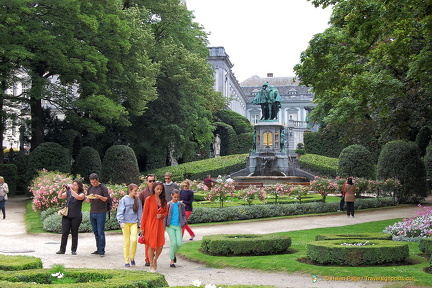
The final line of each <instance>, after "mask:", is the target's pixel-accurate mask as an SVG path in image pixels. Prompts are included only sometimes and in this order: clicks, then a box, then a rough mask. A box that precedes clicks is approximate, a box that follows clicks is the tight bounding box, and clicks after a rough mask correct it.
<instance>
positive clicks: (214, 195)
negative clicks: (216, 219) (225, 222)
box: [205, 183, 235, 208]
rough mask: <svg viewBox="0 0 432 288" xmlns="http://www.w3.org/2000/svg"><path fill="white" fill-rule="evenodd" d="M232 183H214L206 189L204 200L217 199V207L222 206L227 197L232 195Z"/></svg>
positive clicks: (233, 190)
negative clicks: (208, 189)
mask: <svg viewBox="0 0 432 288" xmlns="http://www.w3.org/2000/svg"><path fill="white" fill-rule="evenodd" d="M234 192H235V189H234V184H229V183H216V184H215V185H213V187H212V188H211V189H210V191H208V194H207V196H206V197H205V199H206V200H210V201H212V202H213V201H215V200H216V199H218V200H219V207H220V208H222V207H223V202H224V201H226V199H227V198H228V197H234Z"/></svg>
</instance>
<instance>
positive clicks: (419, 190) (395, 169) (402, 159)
mask: <svg viewBox="0 0 432 288" xmlns="http://www.w3.org/2000/svg"><path fill="white" fill-rule="evenodd" d="M377 178H378V180H385V179H389V178H396V179H398V180H399V181H400V183H401V189H399V190H398V192H397V193H396V197H397V199H398V200H399V202H401V203H417V202H419V201H421V200H423V199H424V198H425V196H426V195H427V191H426V170H425V166H424V164H423V162H422V161H421V159H420V156H419V152H418V147H417V145H416V144H415V143H414V142H407V141H402V140H396V141H391V142H388V143H387V144H385V145H384V147H383V148H382V150H381V153H380V155H379V158H378V164H377Z"/></svg>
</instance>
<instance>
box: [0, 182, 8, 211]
mask: <svg viewBox="0 0 432 288" xmlns="http://www.w3.org/2000/svg"><path fill="white" fill-rule="evenodd" d="M8 193H9V186H8V184H7V183H6V182H5V180H4V178H3V176H0V209H1V210H2V213H3V219H6V200H7V199H8V198H7V194H8Z"/></svg>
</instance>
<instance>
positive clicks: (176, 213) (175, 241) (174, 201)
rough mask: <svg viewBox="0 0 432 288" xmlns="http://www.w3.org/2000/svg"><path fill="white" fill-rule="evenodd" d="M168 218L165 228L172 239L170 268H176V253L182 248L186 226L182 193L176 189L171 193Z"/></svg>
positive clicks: (166, 218)
mask: <svg viewBox="0 0 432 288" xmlns="http://www.w3.org/2000/svg"><path fill="white" fill-rule="evenodd" d="M167 209H168V214H167V215H168V216H167V217H165V221H164V222H165V227H166V231H167V233H168V236H169V239H170V259H171V262H170V267H171V268H175V267H176V266H175V263H177V258H176V253H177V251H178V250H179V249H180V247H181V246H182V244H183V243H182V242H183V241H182V240H183V239H182V238H183V237H182V230H181V228H183V227H184V226H185V225H186V211H185V205H184V204H183V203H181V202H180V191H179V190H178V189H174V190H173V191H172V192H171V201H170V202H168V204H167Z"/></svg>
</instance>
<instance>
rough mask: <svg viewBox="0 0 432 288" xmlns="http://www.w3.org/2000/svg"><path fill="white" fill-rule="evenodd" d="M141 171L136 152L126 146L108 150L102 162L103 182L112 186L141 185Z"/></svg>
mask: <svg viewBox="0 0 432 288" xmlns="http://www.w3.org/2000/svg"><path fill="white" fill-rule="evenodd" d="M139 176H140V175H139V169H138V162H137V159H136V156H135V152H134V151H133V150H132V148H130V147H128V146H125V145H114V146H111V147H110V148H108V150H107V151H106V152H105V156H104V158H103V161H102V176H101V178H102V179H103V181H105V182H107V183H112V184H126V185H128V184H130V183H136V184H138V183H139V181H140V180H139V179H140V178H139Z"/></svg>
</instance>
